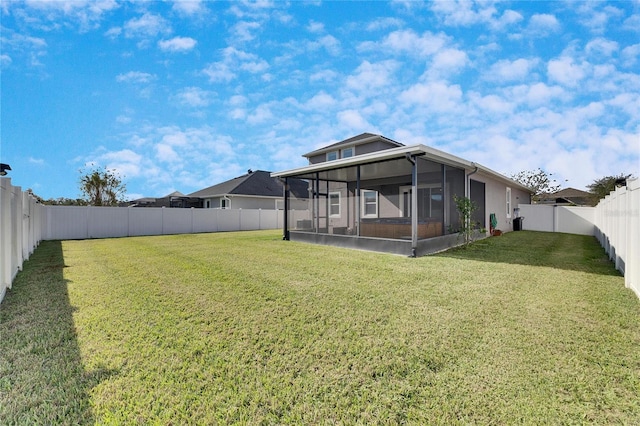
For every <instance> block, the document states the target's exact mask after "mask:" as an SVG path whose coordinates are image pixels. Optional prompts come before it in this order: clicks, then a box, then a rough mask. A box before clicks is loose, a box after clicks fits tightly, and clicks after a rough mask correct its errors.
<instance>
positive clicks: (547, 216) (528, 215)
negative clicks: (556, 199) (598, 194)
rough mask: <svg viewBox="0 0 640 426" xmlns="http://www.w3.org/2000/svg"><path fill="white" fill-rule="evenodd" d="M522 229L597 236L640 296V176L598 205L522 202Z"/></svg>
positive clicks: (627, 283) (627, 281)
mask: <svg viewBox="0 0 640 426" xmlns="http://www.w3.org/2000/svg"><path fill="white" fill-rule="evenodd" d="M518 207H520V215H521V216H523V217H524V220H523V222H522V229H524V230H528V231H545V232H567V233H570V234H582V235H593V236H595V237H596V238H597V239H598V241H599V242H600V244H601V245H602V247H604V249H605V251H606V252H607V254H608V255H609V258H610V259H611V260H612V261H613V262H614V263H615V266H616V269H618V270H619V271H620V272H621V273H622V274H623V275H624V282H625V285H626V286H627V287H629V288H631V289H632V290H633V291H634V292H635V293H636V294H637V295H638V297H640V179H634V180H628V181H627V186H626V187H622V188H617V189H616V190H615V191H614V192H612V193H611V194H609V195H607V196H606V197H605V198H603V199H602V200H600V203H598V205H597V206H596V207H565V206H549V205H536V204H520V205H519V206H518Z"/></svg>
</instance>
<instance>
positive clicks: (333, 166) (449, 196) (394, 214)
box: [272, 145, 529, 256]
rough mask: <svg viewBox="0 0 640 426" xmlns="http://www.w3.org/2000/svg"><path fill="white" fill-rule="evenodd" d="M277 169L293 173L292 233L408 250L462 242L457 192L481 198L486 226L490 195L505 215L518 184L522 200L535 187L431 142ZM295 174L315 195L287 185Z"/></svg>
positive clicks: (478, 219) (288, 226) (480, 224)
mask: <svg viewBox="0 0 640 426" xmlns="http://www.w3.org/2000/svg"><path fill="white" fill-rule="evenodd" d="M334 152H335V151H334ZM272 176H274V177H279V178H281V179H283V180H284V181H285V194H284V200H285V202H284V204H285V220H284V239H286V240H295V241H306V242H312V243H317V244H330V245H337V246H343V247H351V248H360V249H367V250H375V251H385V252H391V253H397V254H405V255H408V256H419V255H423V254H427V253H430V252H435V251H439V250H442V249H446V248H448V247H452V246H454V245H456V244H458V243H459V238H458V229H459V224H460V217H459V213H458V211H457V209H456V205H455V197H456V196H457V197H464V196H466V197H469V198H471V200H473V201H474V203H475V204H476V206H477V210H476V211H475V213H474V217H473V224H474V225H475V226H476V227H477V228H478V230H479V231H480V230H483V229H484V228H485V227H486V222H487V217H488V216H489V212H488V211H487V208H488V206H487V202H486V200H489V201H490V204H489V207H490V208H493V207H494V206H496V208H499V206H500V205H501V204H502V206H507V207H506V211H507V212H508V213H505V218H507V216H508V218H510V217H511V215H510V214H511V212H510V210H511V203H512V201H511V198H510V197H511V187H515V191H516V195H520V196H521V197H520V196H518V197H516V198H517V199H518V201H519V202H526V203H528V202H529V198H528V197H529V192H528V189H527V188H524V187H522V186H521V185H519V184H517V183H516V182H514V181H512V180H510V179H508V178H506V177H504V176H502V175H499V174H497V173H495V172H493V171H491V170H489V169H487V168H484V167H482V166H479V165H476V164H475V163H471V162H468V161H465V160H462V159H460V158H458V157H455V156H452V155H450V154H447V153H445V152H442V151H439V150H436V149H433V148H430V147H427V146H425V145H414V146H400V147H395V148H390V149H384V150H381V151H376V152H370V153H366V154H362V155H353V156H349V157H346V158H340V159H331V160H327V161H322V162H318V163H315V164H311V165H309V166H306V167H302V168H299V169H293V170H287V171H282V172H277V173H273V174H272ZM472 177H473V178H474V179H476V180H473V179H472ZM294 178H295V179H303V180H305V181H306V182H307V185H308V191H309V193H308V198H306V199H304V200H301V199H297V198H296V197H295V195H294V194H293V193H292V191H287V190H286V188H287V185H286V182H287V181H288V180H289V179H294ZM486 187H488V189H487V188H486ZM505 188H507V189H508V191H505ZM487 190H489V191H495V192H496V194H487ZM498 191H501V192H498ZM518 191H519V192H518ZM507 194H509V199H508V200H507V199H506V195H507ZM520 198H522V199H520ZM501 200H504V201H501ZM305 202H306V204H305ZM503 203H504V204H503ZM301 204H304V205H305V206H306V208H304V209H301V208H300V206H301ZM293 206H295V207H293ZM504 208H505V207H501V208H500V209H501V210H502V209H504ZM502 211H505V210H502ZM494 214H495V212H494ZM509 224H510V221H509ZM505 230H508V229H505Z"/></svg>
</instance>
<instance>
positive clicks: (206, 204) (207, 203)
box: [204, 200, 211, 209]
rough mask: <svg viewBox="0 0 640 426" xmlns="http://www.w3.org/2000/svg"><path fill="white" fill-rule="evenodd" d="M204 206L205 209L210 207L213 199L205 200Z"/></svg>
mask: <svg viewBox="0 0 640 426" xmlns="http://www.w3.org/2000/svg"><path fill="white" fill-rule="evenodd" d="M204 208H205V209H210V208H211V200H207V201H205V202H204Z"/></svg>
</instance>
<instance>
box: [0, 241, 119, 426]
mask: <svg viewBox="0 0 640 426" xmlns="http://www.w3.org/2000/svg"><path fill="white" fill-rule="evenodd" d="M64 268H65V264H64V256H63V252H62V243H61V242H60V241H43V242H42V243H41V244H40V246H39V247H38V248H37V249H36V250H35V252H34V253H33V255H32V256H31V259H30V260H29V261H27V262H25V264H24V268H23V270H22V271H21V272H19V273H18V275H17V276H16V279H15V280H14V283H13V288H12V289H11V290H9V291H8V292H7V294H6V296H5V299H4V300H3V301H2V304H1V305H0V336H1V338H0V418H3V419H4V421H6V422H7V423H8V424H74V425H82V424H94V423H95V419H94V417H93V413H92V409H91V404H90V399H89V398H90V395H89V394H90V391H91V389H92V388H93V387H94V386H95V385H97V384H98V383H99V382H100V381H101V380H104V379H105V378H107V377H109V376H110V375H112V374H115V373H116V372H114V371H110V370H108V369H96V370H94V371H92V372H86V371H85V369H84V367H83V364H82V357H81V352H80V347H79V344H78V339H77V335H76V331H75V325H74V321H73V312H74V307H73V306H71V304H70V301H69V294H68V291H67V285H68V281H67V280H65V278H64V273H63V271H64Z"/></svg>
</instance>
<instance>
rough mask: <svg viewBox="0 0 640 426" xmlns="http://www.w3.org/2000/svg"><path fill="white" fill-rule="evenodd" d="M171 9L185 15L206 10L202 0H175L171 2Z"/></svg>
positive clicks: (196, 13) (202, 12)
mask: <svg viewBox="0 0 640 426" xmlns="http://www.w3.org/2000/svg"><path fill="white" fill-rule="evenodd" d="M172 9H173V10H175V11H176V12H178V13H179V14H181V15H186V16H194V15H202V14H204V13H205V11H206V7H205V5H204V2H203V1H202V0H176V1H174V2H173V6H172Z"/></svg>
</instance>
